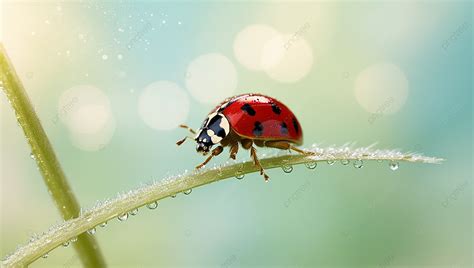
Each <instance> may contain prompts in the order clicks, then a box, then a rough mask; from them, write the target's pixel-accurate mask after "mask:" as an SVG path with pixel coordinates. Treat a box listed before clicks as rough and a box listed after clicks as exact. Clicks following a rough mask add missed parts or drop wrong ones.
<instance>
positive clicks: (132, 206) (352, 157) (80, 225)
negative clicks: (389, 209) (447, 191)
mask: <svg viewBox="0 0 474 268" xmlns="http://www.w3.org/2000/svg"><path fill="white" fill-rule="evenodd" d="M312 150H313V152H315V155H283V156H275V157H269V158H265V159H261V161H260V162H261V164H262V166H263V167H264V168H265V169H271V168H277V167H280V168H282V169H283V170H284V171H285V172H291V170H292V169H293V165H298V164H306V166H307V167H308V169H315V168H316V166H317V165H318V163H320V162H328V163H329V164H333V163H335V162H340V161H341V162H342V163H343V164H345V165H348V163H349V161H353V166H354V167H356V168H361V167H362V166H363V163H364V162H363V161H367V160H387V161H389V162H388V163H384V164H388V165H387V169H389V168H390V169H391V170H396V169H398V167H399V162H419V163H439V162H441V161H442V159H439V158H434V157H425V156H422V155H417V154H413V153H400V152H398V151H394V150H372V149H371V148H370V147H365V148H359V149H351V148H349V147H345V146H344V147H340V148H327V149H314V148H313V149H312ZM253 172H258V169H257V168H256V167H255V165H254V164H253V163H252V162H250V161H249V162H242V163H236V164H235V163H228V164H225V165H223V166H216V167H213V168H207V169H205V170H200V171H193V172H185V174H183V175H180V176H174V177H169V178H165V179H162V180H160V181H152V182H150V183H148V184H147V185H145V186H142V187H140V188H138V189H135V190H131V191H129V192H126V193H121V194H119V195H118V196H117V197H115V198H113V199H109V200H105V201H103V202H100V203H98V204H96V205H95V206H94V207H93V208H91V209H89V210H87V211H84V212H83V213H82V214H81V216H80V217H78V218H75V219H72V220H69V221H66V222H64V223H62V224H59V225H57V226H53V227H51V228H50V229H49V231H48V232H46V233H44V234H43V235H42V236H40V237H38V238H37V239H36V240H34V241H30V242H29V243H28V244H26V245H24V246H20V247H19V248H18V249H17V251H15V252H13V253H12V254H10V255H9V256H7V257H5V259H4V260H3V263H2V264H3V265H4V266H17V265H24V264H29V263H32V262H33V261H35V260H36V259H38V258H40V257H41V256H43V255H44V254H45V253H48V252H50V251H52V250H53V249H55V248H56V247H59V246H60V245H62V244H64V243H68V242H69V241H74V237H77V236H78V235H80V234H82V233H84V232H87V231H89V230H94V231H95V230H96V227H97V226H99V225H101V224H104V223H106V222H107V221H110V220H112V219H115V218H117V219H118V220H119V221H124V220H126V219H127V218H128V217H129V214H131V213H132V211H133V213H132V214H135V213H136V210H137V209H138V208H140V207H142V206H145V205H147V207H149V208H156V206H157V203H156V202H157V201H158V200H161V199H163V198H166V197H169V196H175V195H177V194H179V193H186V194H189V191H190V190H191V189H195V188H196V187H199V186H203V185H206V184H209V183H212V182H216V181H220V180H223V179H226V178H234V177H237V178H242V177H243V175H244V174H247V173H253ZM257 178H258V179H261V180H262V183H264V182H263V178H260V177H257ZM257 178H256V179H257ZM314 178H315V179H316V178H317V176H314Z"/></svg>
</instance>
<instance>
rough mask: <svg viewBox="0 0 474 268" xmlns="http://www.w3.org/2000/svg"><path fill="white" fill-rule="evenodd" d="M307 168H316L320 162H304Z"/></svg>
mask: <svg viewBox="0 0 474 268" xmlns="http://www.w3.org/2000/svg"><path fill="white" fill-rule="evenodd" d="M304 165H305V166H306V167H307V168H309V169H315V168H316V167H317V166H318V163H316V162H309V163H305V164H304Z"/></svg>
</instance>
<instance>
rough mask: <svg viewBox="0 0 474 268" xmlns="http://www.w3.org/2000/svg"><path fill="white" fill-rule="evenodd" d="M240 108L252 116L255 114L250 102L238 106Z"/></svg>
mask: <svg viewBox="0 0 474 268" xmlns="http://www.w3.org/2000/svg"><path fill="white" fill-rule="evenodd" d="M240 109H241V110H242V111H244V112H246V113H247V114H248V115H250V116H254V115H255V114H256V112H255V110H254V109H253V108H252V106H250V104H248V103H246V104H244V105H242V107H240Z"/></svg>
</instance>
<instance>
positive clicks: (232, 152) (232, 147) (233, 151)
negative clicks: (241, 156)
mask: <svg viewBox="0 0 474 268" xmlns="http://www.w3.org/2000/svg"><path fill="white" fill-rule="evenodd" d="M229 151H230V158H232V159H234V160H235V156H236V155H237V152H238V151H239V144H238V143H234V144H232V145H230V150H229Z"/></svg>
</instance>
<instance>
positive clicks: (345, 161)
mask: <svg viewBox="0 0 474 268" xmlns="http://www.w3.org/2000/svg"><path fill="white" fill-rule="evenodd" d="M349 162H350V161H349V159H342V160H341V164H343V165H344V166H346V165H347V164H349Z"/></svg>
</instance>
